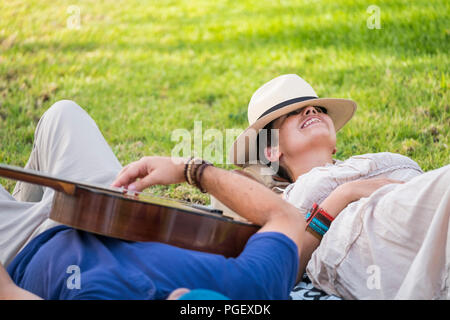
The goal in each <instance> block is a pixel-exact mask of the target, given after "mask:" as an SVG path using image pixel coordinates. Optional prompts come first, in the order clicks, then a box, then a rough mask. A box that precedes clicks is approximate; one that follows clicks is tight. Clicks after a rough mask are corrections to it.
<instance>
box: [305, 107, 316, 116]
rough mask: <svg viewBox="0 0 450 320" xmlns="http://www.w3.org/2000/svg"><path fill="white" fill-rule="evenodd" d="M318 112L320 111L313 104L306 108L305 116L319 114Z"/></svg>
mask: <svg viewBox="0 0 450 320" xmlns="http://www.w3.org/2000/svg"><path fill="white" fill-rule="evenodd" d="M317 113H318V112H317V110H316V108H315V107H313V106H309V107H306V108H305V110H304V111H303V115H304V116H307V115H309V114H317Z"/></svg>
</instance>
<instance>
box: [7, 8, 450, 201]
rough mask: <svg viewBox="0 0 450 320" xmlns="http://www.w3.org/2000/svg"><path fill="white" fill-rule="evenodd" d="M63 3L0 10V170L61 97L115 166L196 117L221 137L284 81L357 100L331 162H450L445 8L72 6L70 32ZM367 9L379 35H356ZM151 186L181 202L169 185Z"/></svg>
mask: <svg viewBox="0 0 450 320" xmlns="http://www.w3.org/2000/svg"><path fill="white" fill-rule="evenodd" d="M72 4H73V3H72V2H71V1H60V2H57V3H55V2H51V1H26V2H24V1H8V2H2V3H1V4H0V15H1V19H0V162H5V163H11V164H16V165H24V164H25V163H26V160H27V158H28V155H29V152H30V150H31V146H32V141H33V133H34V128H35V126H36V123H37V121H38V119H39V117H40V116H41V115H42V113H43V112H44V111H45V110H46V109H47V108H48V107H50V106H51V104H53V103H54V102H56V101H58V100H60V99H72V100H74V101H76V102H77V103H78V104H80V105H81V106H82V107H83V108H85V109H86V110H87V111H88V112H89V113H90V114H91V116H92V117H93V118H94V119H95V120H96V122H97V123H98V125H99V127H100V129H101V130H102V132H103V134H104V136H105V138H106V140H107V141H108V142H109V143H110V145H111V146H112V148H113V150H114V152H115V153H116V155H117V156H118V158H119V160H120V161H121V162H122V163H124V164H125V163H127V162H130V161H133V160H136V159H137V158H139V157H141V156H143V155H148V154H164V155H170V153H171V150H172V149H173V148H174V146H175V144H176V142H175V141H172V139H171V133H172V132H173V130H175V129H178V128H185V129H187V130H190V131H191V132H192V131H193V128H194V121H202V126H203V131H206V130H208V129H210V128H211V129H212V128H214V129H218V130H220V131H221V132H223V133H224V135H225V130H226V129H229V128H240V129H243V128H245V127H246V124H247V115H246V107H247V104H248V101H249V100H250V97H251V95H252V94H253V92H254V91H255V90H256V89H257V88H258V87H259V86H260V85H261V84H263V83H264V82H266V81H268V80H270V79H271V78H274V77H276V76H278V75H280V74H284V73H296V74H299V75H301V76H302V77H303V78H305V79H306V80H307V81H308V82H310V83H311V84H312V86H313V87H314V89H315V90H316V92H317V93H318V94H319V96H323V97H325V96H328V97H341V98H352V99H354V100H355V101H357V103H358V106H359V108H358V111H357V113H356V116H355V117H354V119H353V120H352V121H351V122H350V123H349V124H348V125H347V126H345V127H344V128H343V129H342V130H341V131H340V132H339V134H338V153H337V157H338V158H340V159H345V158H347V157H349V156H351V155H355V154H362V153H369V152H381V151H391V152H397V153H401V154H404V155H407V156H409V157H411V158H412V159H414V160H415V161H417V162H418V163H419V165H421V167H422V168H423V169H424V170H426V171H427V170H431V169H435V168H438V167H441V166H443V165H445V164H448V163H449V158H450V157H449V156H450V151H449V125H450V110H449V86H450V84H449V78H450V75H449V55H448V52H449V35H450V26H449V21H450V19H449V18H450V17H449V13H448V12H450V10H449V9H450V5H449V3H448V2H446V1H414V2H410V1H319V0H317V1H314V0H311V1H303V2H301V1H275V2H274V1H239V2H236V1H218V2H210V1H189V2H187V1H157V2H156V1H155V2H150V1H149V2H141V1H116V2H114V3H110V2H106V1H105V2H101V1H100V2H99V1H79V2H77V6H79V8H80V10H81V16H80V17H81V28H80V29H79V30H73V29H69V28H67V19H68V18H69V16H70V14H69V13H67V8H68V7H69V5H72ZM372 4H375V5H378V6H379V7H380V13H381V16H380V21H381V29H373V30H371V29H368V28H367V25H366V21H367V18H368V17H369V13H367V7H368V6H369V5H372ZM205 145H207V144H206V143H204V146H205ZM224 147H225V146H224ZM224 153H225V154H226V150H225V148H224ZM224 167H227V168H230V166H226V165H224ZM0 182H1V183H2V184H3V185H5V186H6V188H7V189H8V190H10V191H11V190H12V187H13V182H9V181H6V180H0ZM177 188H178V189H177ZM187 188H188V191H190V190H189V187H187ZM155 192H158V193H161V194H165V195H169V196H174V197H177V198H188V197H189V196H188V195H187V194H189V192H186V190H185V188H184V187H183V188H180V186H173V187H168V188H162V187H159V188H156V190H155ZM193 192H194V193H193V194H194V195H195V196H196V197H197V196H198V197H199V198H196V199H194V201H200V202H202V201H207V198H206V197H203V195H200V194H198V193H196V191H193ZM191 200H193V199H191Z"/></svg>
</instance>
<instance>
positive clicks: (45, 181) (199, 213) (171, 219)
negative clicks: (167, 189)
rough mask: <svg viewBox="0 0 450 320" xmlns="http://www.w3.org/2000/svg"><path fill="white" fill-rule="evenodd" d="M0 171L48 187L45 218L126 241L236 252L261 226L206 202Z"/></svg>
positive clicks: (31, 172)
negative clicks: (50, 201)
mask: <svg viewBox="0 0 450 320" xmlns="http://www.w3.org/2000/svg"><path fill="white" fill-rule="evenodd" d="M0 176H2V177H5V178H9V179H13V180H20V181H24V182H28V183H32V184H38V185H42V186H45V187H49V188H52V189H53V190H54V191H55V194H54V197H53V204H52V209H51V211H50V219H52V220H54V221H56V222H59V223H61V224H64V225H67V226H70V227H73V228H75V229H80V230H84V231H88V232H92V233H96V234H100V235H104V236H109V237H113V238H119V239H123V240H127V241H157V242H163V243H167V244H171V245H174V246H178V247H182V248H186V249H191V250H197V251H204V252H210V253H217V254H221V255H224V256H226V257H237V256H238V255H239V254H240V253H241V252H242V250H243V248H244V246H245V244H246V243H247V240H248V238H249V237H250V236H251V235H252V234H254V233H255V232H256V231H258V229H259V228H260V227H259V226H257V225H254V224H251V223H246V222H243V221H238V220H234V219H233V218H231V217H227V216H224V215H223V214H222V212H221V211H220V210H215V209H211V208H209V207H206V206H202V205H197V204H192V203H188V202H184V201H181V200H175V199H170V198H163V197H158V196H155V195H152V194H148V193H142V192H130V191H128V190H125V189H123V188H111V187H104V186H99V185H95V184H91V183H84V182H76V181H71V180H67V179H60V178H57V177H53V176H50V175H47V174H43V173H41V172H38V171H34V170H29V169H23V168H19V167H15V166H10V165H4V164H0Z"/></svg>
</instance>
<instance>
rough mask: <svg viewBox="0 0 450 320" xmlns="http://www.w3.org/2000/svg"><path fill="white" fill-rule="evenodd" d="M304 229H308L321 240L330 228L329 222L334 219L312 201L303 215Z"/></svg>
mask: <svg viewBox="0 0 450 320" xmlns="http://www.w3.org/2000/svg"><path fill="white" fill-rule="evenodd" d="M305 219H306V223H307V224H306V230H308V231H309V232H310V233H311V234H312V235H314V236H315V237H316V238H317V239H319V240H321V239H322V237H323V236H324V235H325V233H326V232H327V231H328V229H329V228H330V225H331V222H332V221H333V220H334V218H333V217H331V216H330V215H329V214H328V213H327V212H326V211H325V210H324V209H322V208H320V207H319V205H318V204H317V203H314V204H313V206H312V208H311V209H310V210H309V211H308V213H307V214H306V216H305Z"/></svg>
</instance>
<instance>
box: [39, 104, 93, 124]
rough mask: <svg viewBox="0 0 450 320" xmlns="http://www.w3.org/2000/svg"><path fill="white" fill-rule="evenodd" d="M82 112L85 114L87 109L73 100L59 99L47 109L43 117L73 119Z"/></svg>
mask: <svg viewBox="0 0 450 320" xmlns="http://www.w3.org/2000/svg"><path fill="white" fill-rule="evenodd" d="M81 114H82V115H85V114H86V111H85V110H84V109H83V108H82V107H80V106H79V105H78V104H77V103H76V102H74V101H72V100H59V101H57V102H55V103H54V104H53V105H52V106H51V107H50V108H48V109H47V111H46V112H45V113H44V115H43V117H45V118H51V119H58V120H61V118H66V119H68V120H72V121H73V120H74V119H76V117H77V116H79V115H81Z"/></svg>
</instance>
